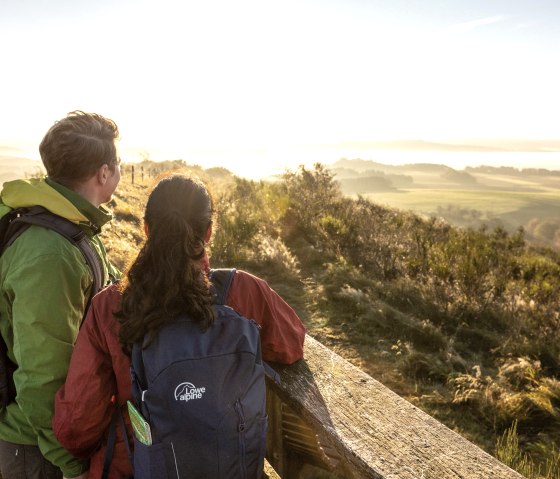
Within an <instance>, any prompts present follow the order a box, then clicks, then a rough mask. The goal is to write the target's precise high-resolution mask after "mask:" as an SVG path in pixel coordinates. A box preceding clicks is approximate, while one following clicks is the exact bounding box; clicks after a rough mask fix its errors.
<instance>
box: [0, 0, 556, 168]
mask: <svg viewBox="0 0 560 479" xmlns="http://www.w3.org/2000/svg"><path fill="white" fill-rule="evenodd" d="M0 58H1V59H2V70H1V71H2V73H1V74H0V146H3V147H10V146H14V147H18V148H22V149H23V150H24V151H25V154H27V156H29V157H37V156H38V154H37V151H36V148H37V145H38V143H39V142H40V140H41V138H42V136H43V135H44V133H45V132H46V130H47V129H48V128H49V127H50V126H51V125H52V123H53V122H54V121H55V120H57V119H60V118H62V117H64V116H65V115H66V113H67V112H69V111H72V110H76V109H80V110H84V111H95V112H97V113H101V114H103V115H105V116H108V117H110V118H112V119H113V120H115V121H116V122H117V124H118V125H119V129H120V132H121V156H123V159H124V160H125V161H126V160H131V161H132V160H134V159H138V158H140V157H145V156H149V157H151V158H153V159H156V160H157V159H174V158H183V159H185V160H187V161H189V160H191V159H193V160H196V161H197V162H199V163H204V162H205V161H207V162H208V164H211V163H212V162H214V163H216V162H220V163H223V164H222V166H226V167H230V168H232V169H233V170H235V169H236V168H237V169H238V170H244V171H248V170H250V169H255V170H257V169H264V167H265V166H266V167H268V168H270V167H272V166H275V167H279V166H286V165H282V163H289V164H288V165H287V166H293V164H294V162H304V161H305V159H306V158H307V156H306V155H308V154H309V157H310V158H311V156H313V158H314V160H315V159H317V158H319V159H320V153H318V152H320V151H325V150H324V149H323V150H320V149H319V150H318V149H317V148H316V147H317V146H320V147H321V148H324V147H325V145H331V146H332V145H340V144H344V143H346V144H348V143H351V142H371V141H380V140H383V141H386V140H404V139H408V140H424V141H436V142H451V141H455V142H464V141H466V140H469V141H471V140H476V139H555V140H557V139H559V138H560V133H559V131H560V129H559V124H558V113H559V111H560V94H559V93H558V89H559V85H560V61H559V59H560V2H558V0H469V1H466V0H282V1H271V0H237V1H231V0H230V1H228V0H205V1H200V0H197V1H191V0H157V1H154V0H113V1H111V0H96V1H95V2H92V1H90V0H88V1H85V0H49V1H48V2H44V1H43V0H0ZM312 150H313V155H311V154H310V151H312ZM333 151H334V150H333ZM336 151H337V154H338V153H340V154H344V151H343V150H341V149H337V150H336ZM203 166H206V165H203Z"/></svg>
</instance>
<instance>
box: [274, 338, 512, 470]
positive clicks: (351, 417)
mask: <svg viewBox="0 0 560 479" xmlns="http://www.w3.org/2000/svg"><path fill="white" fill-rule="evenodd" d="M278 371H279V372H280V376H281V378H282V382H281V384H280V385H278V384H274V383H272V382H270V383H269V394H271V395H272V396H277V398H278V399H280V401H281V402H282V403H283V406H284V407H286V406H287V407H288V408H289V410H291V412H292V413H294V414H296V415H297V416H299V417H300V418H301V419H302V420H303V421H304V422H305V423H306V424H307V425H308V426H309V427H310V428H311V429H312V431H314V432H315V434H316V444H315V445H310V446H309V449H310V450H313V446H315V448H316V447H317V445H318V446H319V448H320V449H322V450H323V451H322V452H323V453H324V454H322V459H323V460H325V458H326V457H327V454H326V453H327V451H328V456H329V457H333V456H339V457H340V459H341V460H340V461H338V460H336V459H335V460H333V461H325V462H324V467H328V468H331V469H333V468H335V467H336V469H337V472H338V473H339V474H341V475H342V476H343V477H349V478H350V477H354V478H362V477H363V478H372V479H397V478H398V479H489V478H492V479H523V476H521V475H520V474H518V473H516V472H515V471H513V470H512V469H510V468H509V467H507V466H505V465H504V464H502V463H501V462H499V461H498V460H497V459H495V458H494V457H492V456H491V455H489V454H488V453H486V452H484V451H483V450H482V449H480V448H479V447H477V446H475V445H474V444H472V443H471V442H469V441H467V440H466V439H464V438H463V437H462V436H460V435H459V434H457V433H455V432H454V431H452V430H451V429H449V428H447V427H446V426H444V425H443V424H441V423H440V422H438V421H437V420H435V419H434V418H432V417H431V416H429V415H428V414H426V413H424V412H423V411H421V410H420V409H418V408H417V407H416V406H414V405H412V404H411V403H409V402H408V401H406V400H404V399H402V398H401V397H399V396H398V395H397V394H395V393H393V392H392V391H391V390H389V389H388V388H386V387H385V386H383V385H382V384H381V383H380V382H378V381H376V380H375V379H373V378H371V377H370V376H368V375H367V374H365V373H364V372H362V371H361V370H359V369H358V368H356V367H355V366H353V365H352V364H350V363H349V362H348V361H346V360H344V359H342V358H341V357H340V356H338V355H337V354H336V353H334V352H333V351H331V350H329V349H328V348H326V347H325V346H323V345H322V344H321V343H319V342H318V341H316V340H314V339H313V338H311V337H310V336H307V337H306V340H305V359H304V360H303V361H299V362H298V363H296V364H294V365H292V366H288V367H279V368H278ZM273 402H274V401H271V404H272V403H273ZM276 404H279V402H277V403H276ZM280 417H281V412H279V416H278V418H277V419H276V420H275V425H276V426H277V425H279V424H280V423H281V421H280V419H279V418H280ZM289 427H290V426H289V425H287V428H286V431H284V432H283V434H284V435H286V434H288V436H289ZM298 436H299V437H298V438H297V441H298V442H299V441H301V440H302V437H303V436H301V435H299V434H298ZM275 437H276V440H275V442H276V444H274V445H273V444H269V446H271V447H273V448H276V447H279V448H280V449H279V450H280V451H281V453H280V454H281V456H282V457H284V458H286V457H290V456H289V454H290V451H289V450H288V451H286V450H283V449H282V448H283V447H288V445H289V443H290V440H289V439H290V438H289V437H286V438H285V440H284V443H283V445H280V444H277V443H278V441H279V438H280V436H279V435H278V433H276V436H275ZM306 437H307V438H308V439H306V440H310V439H311V437H310V436H309V435H306ZM293 440H296V438H295V437H294V438H293ZM269 452H272V451H270V449H269ZM276 457H277V458H279V457H280V456H279V455H277V456H276ZM310 459H312V460H310V461H309V462H315V461H316V460H317V457H314V458H310ZM270 462H271V464H272V465H273V466H274V467H275V468H276V470H278V468H277V466H280V468H282V467H283V468H284V471H286V470H287V467H286V465H285V464H279V463H278V462H277V463H276V464H275V461H274V458H272V459H271V461H270ZM327 462H330V464H327ZM336 464H338V466H336ZM279 472H280V471H279ZM279 475H280V477H282V478H283V479H291V478H290V477H289V476H287V475H286V472H284V474H282V473H280V474H279ZM294 477H295V476H294Z"/></svg>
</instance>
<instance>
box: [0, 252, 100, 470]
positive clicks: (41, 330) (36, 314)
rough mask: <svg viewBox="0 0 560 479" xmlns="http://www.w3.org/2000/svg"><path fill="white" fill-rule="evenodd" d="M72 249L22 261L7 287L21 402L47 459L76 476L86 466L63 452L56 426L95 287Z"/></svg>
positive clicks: (78, 255)
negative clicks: (59, 394)
mask: <svg viewBox="0 0 560 479" xmlns="http://www.w3.org/2000/svg"><path fill="white" fill-rule="evenodd" d="M68 248H69V249H73V251H71V252H69V251H65V252H64V253H63V254H46V255H43V256H38V257H36V258H34V259H31V260H29V261H21V262H20V264H19V267H18V268H14V269H13V271H11V272H10V274H9V276H7V277H6V282H5V284H4V288H5V290H9V291H10V292H11V294H12V295H13V297H12V319H13V333H14V343H13V352H14V357H15V359H16V362H17V364H18V365H19V367H18V369H17V370H16V372H15V374H14V381H15V383H16V389H17V398H16V401H17V404H18V406H19V408H20V409H21V412H22V414H23V416H24V417H25V420H26V421H27V422H28V423H29V425H30V427H31V428H32V429H33V430H34V431H35V433H36V437H37V444H38V446H39V448H40V450H41V453H42V454H43V456H44V457H45V458H46V459H47V460H49V461H50V462H52V463H53V464H54V465H55V466H57V467H59V468H60V469H61V471H62V473H63V474H64V475H65V476H66V477H75V476H77V475H79V474H80V473H82V472H84V471H85V470H86V469H87V464H86V463H84V462H83V461H79V460H77V459H75V458H73V457H72V456H71V455H70V454H69V453H68V452H67V451H66V450H65V449H63V448H62V446H61V445H60V444H59V443H58V441H57V440H56V438H55V436H54V434H53V431H52V426H51V421H52V417H53V412H54V396H55V393H56V391H57V390H58V388H59V387H60V386H61V385H62V384H63V383H64V380H65V378H66V373H67V369H68V364H69V362H70V356H71V354H72V349H73V346H74V342H75V339H76V336H77V334H78V330H79V327H80V323H81V320H82V317H83V310H84V307H85V304H86V301H87V296H86V294H88V293H89V286H90V283H91V276H90V274H89V271H87V269H86V268H87V266H86V265H84V262H83V258H81V253H80V252H79V251H77V250H75V248H73V247H72V246H68ZM74 250H75V251H74Z"/></svg>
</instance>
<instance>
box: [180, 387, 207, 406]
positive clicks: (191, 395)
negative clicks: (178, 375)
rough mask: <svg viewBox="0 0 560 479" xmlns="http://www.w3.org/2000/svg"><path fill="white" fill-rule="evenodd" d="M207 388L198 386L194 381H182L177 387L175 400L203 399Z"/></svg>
mask: <svg viewBox="0 0 560 479" xmlns="http://www.w3.org/2000/svg"><path fill="white" fill-rule="evenodd" d="M205 392H206V388H204V387H203V388H197V387H195V385H194V384H193V383H181V384H179V385H178V386H177V387H176V388H175V400H176V401H185V402H188V401H190V400H191V399H202V395H203V394H204V393H205Z"/></svg>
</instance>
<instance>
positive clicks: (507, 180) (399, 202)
mask: <svg viewBox="0 0 560 479" xmlns="http://www.w3.org/2000/svg"><path fill="white" fill-rule="evenodd" d="M473 176H475V177H476V179H477V183H476V184H475V185H454V186H452V185H450V184H449V182H446V181H441V182H440V184H437V178H436V177H434V176H427V175H414V186H413V187H411V188H406V189H404V188H403V189H395V190H390V191H378V192H375V191H373V192H371V191H370V192H364V193H361V195H362V196H363V197H365V198H367V199H369V200H370V201H373V202H375V203H378V204H381V205H384V206H389V207H391V208H398V209H401V210H410V211H414V212H415V213H419V214H424V215H430V216H432V215H433V216H440V217H443V218H445V219H446V220H447V221H449V222H450V223H452V224H455V225H458V226H478V225H480V224H481V223H483V222H488V223H491V224H496V222H500V223H501V224H503V225H504V227H506V229H508V230H510V231H513V230H515V229H517V228H518V227H520V226H523V227H524V228H525V229H526V231H530V230H531V228H532V226H531V225H533V228H534V225H535V222H536V221H538V222H546V221H553V222H557V223H558V224H559V225H560V178H558V177H551V176H546V177H540V176H531V177H520V176H505V175H504V176H500V175H478V174H477V175H473ZM559 231H560V229H559ZM549 239H550V240H551V241H552V240H553V239H554V238H553V237H551V238H549ZM554 241H556V240H554Z"/></svg>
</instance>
